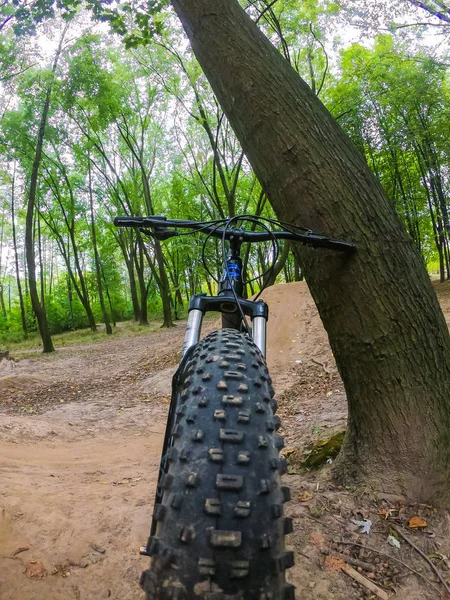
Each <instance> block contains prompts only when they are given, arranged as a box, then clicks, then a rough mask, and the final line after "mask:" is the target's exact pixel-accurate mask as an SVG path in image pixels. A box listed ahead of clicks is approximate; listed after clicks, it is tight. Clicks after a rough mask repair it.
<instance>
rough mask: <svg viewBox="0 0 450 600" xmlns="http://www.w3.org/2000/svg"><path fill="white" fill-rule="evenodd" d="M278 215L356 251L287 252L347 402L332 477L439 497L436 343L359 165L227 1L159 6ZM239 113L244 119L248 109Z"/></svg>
mask: <svg viewBox="0 0 450 600" xmlns="http://www.w3.org/2000/svg"><path fill="white" fill-rule="evenodd" d="M172 5H173V6H174V8H175V10H176V12H177V13H178V15H179V17H180V18H181V21H182V23H183V26H184V28H185V30H186V32H187V34H188V36H189V39H190V41H191V44H192V47H193V50H194V52H195V54H196V56H197V59H198V60H199V62H200V65H201V66H202V68H203V70H204V72H205V74H206V76H207V78H208V79H209V81H210V83H211V85H212V87H213V89H214V91H215V93H216V94H217V97H218V100H219V102H220V104H221V106H222V108H223V109H224V111H225V113H226V115H227V117H228V119H229V121H230V123H231V125H232V127H233V128H234V130H235V132H236V135H237V137H238V138H239V140H240V141H241V143H242V145H243V148H244V150H245V152H246V155H247V158H248V159H249V161H250V163H251V164H252V166H253V169H254V170H255V173H256V175H257V176H258V178H259V180H260V182H261V185H262V187H263V189H264V190H265V191H266V193H267V195H268V197H269V199H270V201H271V203H272V205H273V207H274V209H275V212H276V213H277V215H278V217H279V218H280V219H281V220H284V221H292V222H293V223H295V224H297V225H303V226H307V227H311V229H314V230H316V231H319V232H324V233H327V234H328V235H330V236H331V237H334V238H338V239H339V238H341V239H342V238H344V239H350V240H352V241H354V242H355V243H356V244H357V251H356V252H355V253H354V254H353V255H352V256H347V255H345V256H344V255H342V254H340V253H338V252H329V251H320V250H313V249H309V248H299V249H297V250H296V253H297V255H298V257H299V261H300V264H301V267H302V271H303V272H304V274H305V278H306V280H307V282H308V285H309V288H310V290H311V293H312V295H313V297H314V300H315V302H316V304H317V307H318V310H319V313H320V316H321V318H322V321H323V323H324V325H325V328H326V330H327V332H328V336H329V339H330V343H331V346H332V349H333V353H334V356H335V359H336V363H337V366H338V368H339V371H340V373H341V375H342V378H343V381H344V384H345V389H346V392H347V399H348V405H349V419H348V427H347V433H346V437H345V441H344V445H343V448H342V451H341V454H340V457H339V458H338V460H337V464H336V470H335V472H336V476H337V477H338V479H339V480H340V481H344V482H349V483H350V482H352V483H355V482H364V483H365V484H370V485H373V486H374V487H375V488H376V489H382V490H386V489H391V490H398V491H400V492H402V493H404V494H405V495H406V496H407V497H409V498H414V499H416V500H421V501H424V502H429V501H434V502H436V503H439V504H445V503H448V501H449V499H450V487H449V485H448V482H449V480H450V396H449V389H450V336H449V332H448V329H447V326H446V323H445V320H444V317H443V315H442V312H441V309H440V307H439V303H438V301H437V298H436V296H435V294H434V291H433V289H432V286H431V283H430V280H429V277H428V274H427V272H426V269H425V266H424V264H423V260H422V258H421V256H420V255H419V252H418V251H417V249H416V248H415V246H414V244H413V242H412V240H411V239H410V237H409V236H408V235H407V234H406V232H405V230H404V228H403V227H402V226H401V223H400V220H399V218H398V217H397V215H396V213H395V210H394V207H393V206H392V204H391V202H390V201H389V199H388V198H387V196H386V195H385V193H384V192H383V190H382V188H381V186H380V184H379V183H378V182H377V181H376V179H375V177H374V176H373V175H372V173H371V172H370V170H369V168H368V166H367V163H366V161H365V159H364V157H363V156H362V155H361V154H360V153H359V151H358V150H357V149H356V148H355V147H354V145H353V144H352V142H351V141H350V139H349V138H348V136H347V135H346V134H344V132H343V131H342V130H341V129H340V127H339V125H338V124H337V122H336V121H335V120H334V119H333V118H332V116H331V115H330V114H329V113H328V111H327V110H326V109H325V107H324V106H323V105H322V103H321V102H320V100H318V98H317V97H315V96H314V95H313V94H312V92H311V90H310V89H309V87H308V86H307V85H306V84H305V82H304V81H303V80H302V79H301V78H300V77H299V76H298V74H297V73H296V72H295V71H294V70H293V69H292V68H291V67H290V65H289V64H288V63H287V62H286V60H284V59H283V57H282V56H281V55H280V54H279V53H278V51H277V50H276V49H275V48H274V47H273V46H272V44H271V43H270V42H269V40H268V39H267V38H266V37H265V36H264V34H263V33H262V32H261V31H260V30H259V29H258V28H257V26H256V25H255V23H253V22H252V21H251V19H250V17H248V15H247V14H246V13H245V11H244V10H243V9H242V8H241V7H240V6H239V3H238V2H237V1H236V0H172ZM249 107H251V109H249Z"/></svg>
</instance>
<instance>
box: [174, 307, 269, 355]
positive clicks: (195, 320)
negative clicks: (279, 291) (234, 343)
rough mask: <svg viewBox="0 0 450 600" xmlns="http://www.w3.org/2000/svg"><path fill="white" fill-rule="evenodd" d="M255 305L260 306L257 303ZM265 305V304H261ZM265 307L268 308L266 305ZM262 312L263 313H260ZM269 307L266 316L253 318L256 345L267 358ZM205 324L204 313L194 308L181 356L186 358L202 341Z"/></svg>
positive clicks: (190, 312)
mask: <svg viewBox="0 0 450 600" xmlns="http://www.w3.org/2000/svg"><path fill="white" fill-rule="evenodd" d="M255 304H260V303H259V302H258V303H255ZM261 304H263V303H261ZM264 306H265V307H266V305H265V303H264ZM258 312H261V311H258ZM266 315H267V307H266V311H265V314H261V315H254V316H253V317H252V338H253V341H254V342H255V344H256V345H257V346H258V348H259V349H260V351H261V354H262V355H263V357H264V358H265V357H266V326H267V316H266ZM202 323H203V311H202V310H199V309H197V308H193V309H191V310H190V311H189V318H188V324H187V328H186V334H185V336H184V342H183V346H182V349H181V356H184V355H185V354H186V352H187V351H188V350H189V348H191V347H192V346H195V344H197V343H198V342H199V340H200V334H201V329H202Z"/></svg>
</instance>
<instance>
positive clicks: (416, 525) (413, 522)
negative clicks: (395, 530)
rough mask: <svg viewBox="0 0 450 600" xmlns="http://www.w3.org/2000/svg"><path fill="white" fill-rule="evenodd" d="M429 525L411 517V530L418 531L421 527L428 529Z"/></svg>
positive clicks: (418, 518)
mask: <svg viewBox="0 0 450 600" xmlns="http://www.w3.org/2000/svg"><path fill="white" fill-rule="evenodd" d="M427 525H428V523H427V522H426V521H424V520H423V519H421V518H420V517H411V519H410V520H409V526H410V528H411V529H417V528H419V527H427Z"/></svg>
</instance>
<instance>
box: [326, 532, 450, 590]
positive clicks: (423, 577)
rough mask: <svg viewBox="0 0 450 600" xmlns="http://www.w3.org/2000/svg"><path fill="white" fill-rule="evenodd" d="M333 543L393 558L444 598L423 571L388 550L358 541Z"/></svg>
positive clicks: (336, 541)
mask: <svg viewBox="0 0 450 600" xmlns="http://www.w3.org/2000/svg"><path fill="white" fill-rule="evenodd" d="M333 543H335V544H341V545H342V546H357V547H358V548H364V550H369V552H376V553H377V554H379V555H380V556H386V558H389V559H390V560H393V561H394V562H397V563H399V564H400V565H403V566H404V567H405V569H408V571H411V573H414V575H417V577H420V578H421V579H423V580H424V581H425V583H427V584H428V585H429V586H430V587H431V588H432V589H433V590H434V591H435V592H437V593H438V594H439V596H441V597H442V598H443V597H444V595H443V594H442V592H441V590H440V589H439V588H437V587H436V586H435V585H434V583H432V582H431V581H430V580H429V579H427V578H426V577H425V575H422V573H420V572H419V571H417V570H416V569H414V568H413V567H410V566H409V565H408V564H407V563H405V562H403V561H402V560H400V559H399V558H395V556H391V555H390V554H388V553H387V552H381V550H377V549H376V548H372V547H371V546H364V545H363V544H358V543H357V542H340V541H339V540H333Z"/></svg>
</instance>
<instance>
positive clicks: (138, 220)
mask: <svg viewBox="0 0 450 600" xmlns="http://www.w3.org/2000/svg"><path fill="white" fill-rule="evenodd" d="M143 224H144V218H143V217H114V225H115V226H116V227H137V226H142V225H143Z"/></svg>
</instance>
